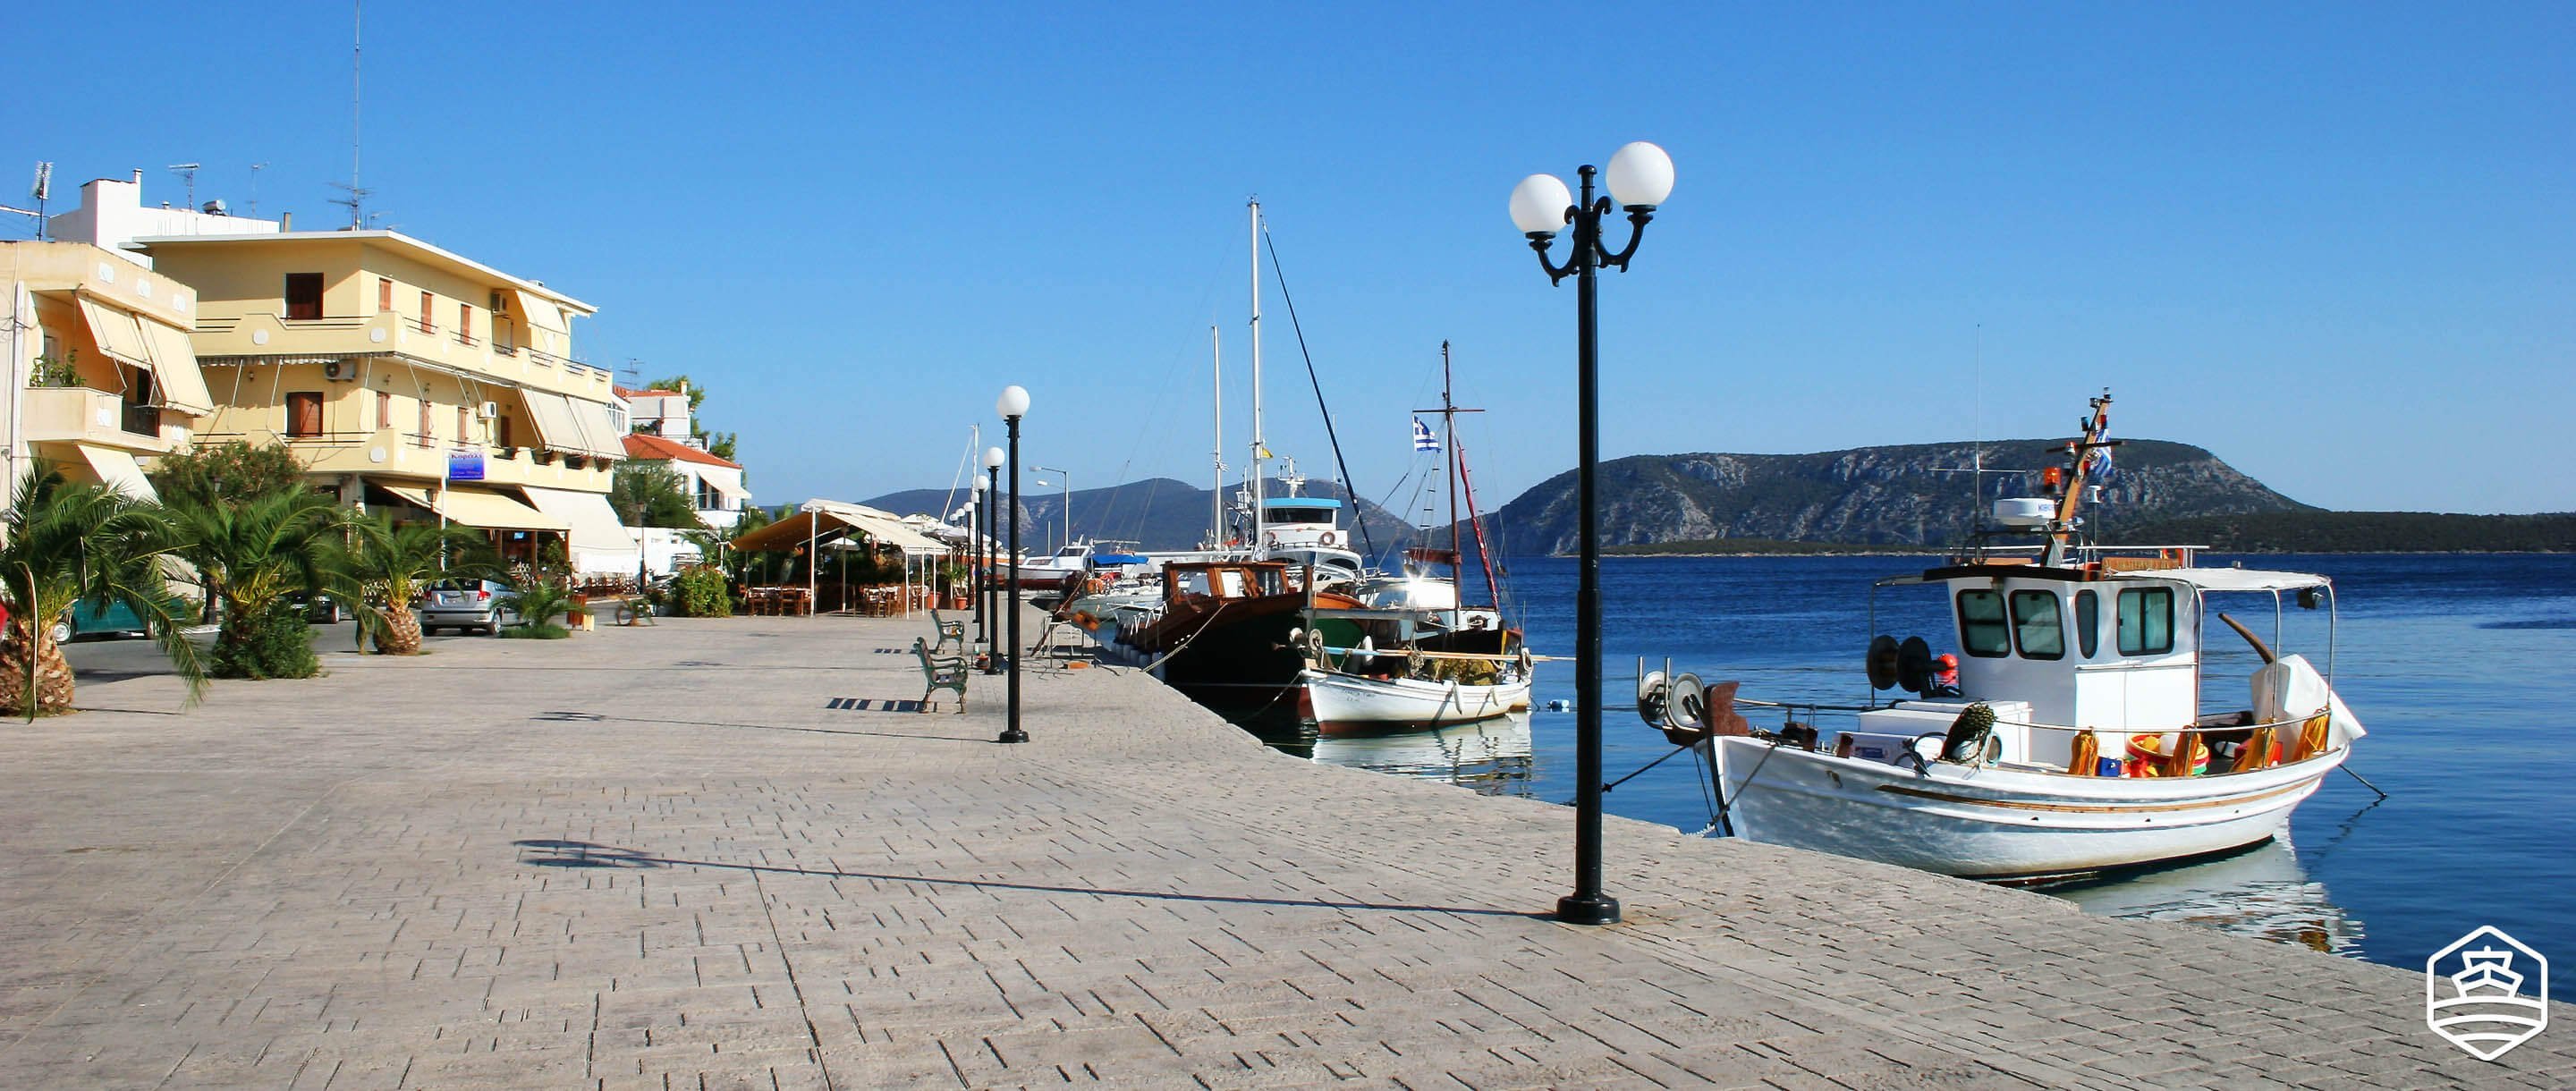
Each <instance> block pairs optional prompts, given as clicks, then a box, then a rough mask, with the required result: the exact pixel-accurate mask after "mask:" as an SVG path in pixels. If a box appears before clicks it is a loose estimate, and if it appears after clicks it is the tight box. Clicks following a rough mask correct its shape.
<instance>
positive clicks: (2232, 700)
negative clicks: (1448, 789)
mask: <svg viewBox="0 0 2576 1091" xmlns="http://www.w3.org/2000/svg"><path fill="white" fill-rule="evenodd" d="M2200 563H2201V564H2202V565H2204V566H2209V565H2234V564H2241V565H2242V566H2244V567H2247V568H2277V569H2288V570H2293V571H2301V572H2317V573H2322V574H2324V575H2326V576H2328V577H2330V578H2331V579H2332V580H2333V581H2334V592H2335V600H2334V601H2335V605H2336V607H2337V609H2335V610H2332V611H2327V610H2313V611H2303V610H2300V609H2299V608H2298V606H2297V604H2296V603H2295V602H2291V603H2285V604H2283V606H2282V608H2281V609H2280V610H2279V611H2278V613H2277V615H2276V611H2275V608H2274V605H2273V603H2272V601H2271V598H2270V596H2243V595H2239V596H2220V597H2215V598H2213V599H2212V604H2213V609H2224V610H2227V611H2229V612H2230V613H2231V615H2233V616H2235V617H2236V618H2237V619H2238V620H2240V621H2244V622H2246V623H2247V624H2248V625H2249V627H2250V628H2252V629H2254V630H2255V631H2256V632H2257V633H2258V634H2261V635H2263V636H2264V637H2265V638H2266V639H2267V640H2274V641H2277V642H2278V643H2279V644H2280V646H2281V647H2280V650H2282V651H2284V652H2293V651H2295V652H2299V653H2301V654H2304V655H2306V656H2307V657H2308V658H2309V659H2310V660H2312V661H2314V662H2316V663H2318V664H2319V665H2320V666H2321V667H2323V666H2325V665H2326V664H2327V663H2328V661H2329V657H2330V658H2331V667H2332V672H2333V677H2334V682H2335V687H2336V690H2337V692H2338V693H2339V694H2340V695H2341V696H2342V697H2343V698H2344V701H2345V703H2346V704H2347V705H2348V706H2350V707H2351V709H2352V711H2353V713H2354V715H2355V716H2356V717H2358V718H2359V719H2360V720H2361V721H2362V723H2363V725H2364V726H2365V727H2366V728H2367V729H2368V731H2369V734H2368V736H2367V737H2366V738H2363V739H2362V740H2361V741H2360V742H2359V743H2358V744H2357V745H2356V747H2355V748H2354V755H2353V758H2352V759H2351V762H2350V763H2349V764H2350V768H2351V770H2352V773H2353V774H2356V775H2345V774H2343V773H2336V774H2334V775H2333V776H2332V777H2330V778H2329V779H2328V780H2327V781H2326V782H2325V783H2324V785H2323V786H2322V787H2321V788H2320V789H2319V790H2318V791H2317V793H2316V794H2315V795H2313V796H2311V797H2309V799H2308V800H2307V801H2306V802H2305V803H2303V804H2301V805H2300V806H2299V809H2298V811H2297V812H2296V813H2295V815H2294V816H2293V817H2292V820H2291V824H2290V834H2289V838H2288V840H2287V842H2286V843H2282V842H2274V843H2271V844H2268V845H2264V846H2262V847H2259V848H2256V849H2254V850H2251V851H2247V852H2242V853H2238V854H2235V855H2232V856H2228V857H2225V858H2222V859H2217V860H2211V861H2205V862H2197V863H2190V864H2183V865H2176V866H2167V867H2155V868H2144V869H2132V870H2130V871H2126V872H2120V873H2112V874H2106V875H2101V876H2097V877H2092V878H2087V879H2083V880H2079V881H2072V882H2063V883H2059V884H2056V885H2052V886H2042V887H2037V888H2035V889H2038V890H2039V891H2040V892H2042V893H2045V894H2048V895H2051V896H2054V897H2060V898H2064V899H2066V900H2068V901H2070V902H2073V903H2075V904H2076V905H2078V906H2081V907H2082V908H2083V909H2084V910H2085V911H2086V912H2092V913H2101V914H2105V915H2110V916H2119V917H2138V918H2149V919H2155V920H2165V921H2177V922H2182V923H2187V924H2192V925H2198V926H2201V927H2207V928H2215V929H2219V930H2222V931H2226V932H2232V933H2238V934H2243V935H2249V936H2255V937H2259V938H2262V939H2267V940H2272V941H2276V942H2281V943H2296V944H2301V945H2303V946H2307V947H2311V948H2314V949H2317V950H2321V951H2328V952H2332V953H2334V954H2338V955H2342V956H2345V957H2351V958H2359V959H2366V960H2369V961H2372V962H2379V963H2385V964H2388V965H2391V966H2401V967H2421V966H2423V965H2424V963H2425V960H2426V959H2427V958H2428V957H2429V956H2432V955H2433V954H2435V953H2436V952H2438V951H2440V950H2441V949H2442V948H2444V947H2446V946H2448V945H2449V944H2450V943H2451V942H2452V941H2454V940H2456V939H2459V938H2460V937H2462V936H2464V935H2466V934H2468V933H2469V932H2471V931H2473V930H2475V929H2476V928H2478V927H2479V926H2481V925H2492V926H2494V927H2496V928H2498V929H2500V930H2502V931H2504V932H2505V933H2507V934H2509V935H2511V936H2512V937H2514V938H2515V939H2516V940H2519V941H2520V942H2522V943H2523V944H2524V945H2526V946H2528V947H2531V948H2532V949H2534V950H2536V951H2538V952H2540V953H2541V954H2542V955H2543V956H2546V957H2548V958H2551V959H2552V960H2554V961H2557V962H2558V964H2559V965H2560V966H2564V967H2568V968H2569V969H2568V970H2567V971H2566V972H2563V973H2561V974H2558V975H2554V976H2553V977H2552V979H2551V981H2550V991H2551V994H2552V995H2553V996H2554V997H2555V998H2557V999H2560V1000H2568V1001H2576V556H2566V555H2541V554H2402V555H2329V556H2277V555H2265V556H2246V557H2230V556H2209V555H2204V556H2203V557H2202V558H2201V560H2200ZM1507 567H1508V572H1509V576H1508V586H1507V590H1506V592H1505V596H1504V601H1505V604H1506V606H1507V607H1510V608H1512V609H1513V610H1514V611H1515V613H1514V616H1515V617H1516V618H1517V619H1518V620H1517V623H1519V624H1521V625H1522V626H1523V627H1524V628H1525V629H1526V630H1527V631H1528V633H1529V638H1530V644H1531V646H1532V648H1533V649H1534V650H1535V651H1537V652H1538V653H1540V654H1542V655H1559V656H1566V657H1569V659H1570V657H1571V656H1572V654H1573V651H1574V639H1573V627H1574V597H1575V581H1576V574H1577V568H1576V563H1575V562H1574V561H1573V560H1572V559H1570V558H1557V557H1528V558H1519V559H1516V560H1513V561H1511V562H1510V563H1509V565H1508V566H1507ZM1921 567H1923V565H1922V562H1921V561H1920V560H1917V559H1912V558H1902V557H1887V556H1862V557H1613V558H1605V559H1604V560H1603V562H1602V573H1601V579H1602V612H1603V616H1604V619H1605V622H1604V626H1603V642H1604V645H1605V649H1606V659H1607V663H1606V667H1605V671H1604V673H1605V675H1606V678H1607V680H1606V682H1605V685H1604V690H1605V698H1606V700H1605V709H1604V712H1603V714H1602V725H1603V736H1604V755H1605V757H1604V769H1605V771H1606V772H1607V774H1608V778H1609V779H1610V780H1612V781H1615V782H1617V784H1616V787H1614V788H1613V789H1612V790H1611V791H1610V792H1609V793H1608V794H1606V795H1605V796H1604V797H1603V798H1604V804H1605V806H1606V808H1607V809H1608V811H1609V812H1610V813H1612V814H1617V815H1621V816H1625V817H1628V818H1634V819H1639V820H1643V821H1647V822H1654V823H1658V824H1662V825H1667V826H1673V827H1677V828H1679V829H1682V830H1685V831H1690V832H1706V831H1708V830H1709V829H1710V828H1711V826H1712V825H1713V823H1712V818H1713V814H1714V810H1715V806H1714V797H1713V795H1712V793H1711V791H1710V788H1709V783H1708V772H1707V768H1706V766H1705V765H1704V764H1702V763H1700V762H1699V761H1698V760H1697V759H1696V757H1695V755H1694V754H1691V753H1687V752H1685V753H1681V754H1679V755H1675V752H1674V749H1673V747H1672V746H1670V745H1669V744H1667V743H1666V742H1664V740H1663V737H1662V735H1661V734H1660V733H1658V732H1657V731H1655V730H1653V729H1651V728H1649V727H1648V726H1647V725H1646V724H1645V723H1644V722H1643V721H1642V720H1640V719H1639V718H1638V717H1637V715H1636V712H1635V700H1636V682H1637V677H1638V670H1639V666H1640V664H1641V661H1642V663H1643V666H1644V668H1645V669H1646V670H1648V671H1665V670H1669V671H1671V672H1673V673H1680V672H1690V673H1693V674H1696V675H1698V676H1699V677H1700V678H1701V679H1703V680H1706V681H1721V680H1728V679H1734V680H1739V681H1741V682H1743V683H1744V686H1743V689H1742V696H1744V697H1747V698H1757V699H1788V700H1799V701H1822V702H1826V703H1841V704H1858V703H1862V702H1864V701H1865V700H1866V699H1868V698H1869V696H1870V691H1869V689H1868V682H1867V681H1866V676H1865V673H1864V671H1863V669H1862V656H1863V652H1864V650H1865V649H1866V647H1867V645H1868V643H1869V639H1870V636H1871V635H1872V633H1873V620H1875V622H1876V629H1875V631H1877V632H1887V633H1893V634H1895V635H1898V636H1900V637H1901V636H1904V635H1907V634H1921V635H1923V636H1924V637H1925V638H1926V639H1928V640H1930V641H1931V642H1932V643H1933V644H1934V646H1935V647H1936V648H1939V647H1941V646H1943V644H1944V640H1943V637H1944V634H1945V632H1946V630H1947V622H1946V613H1945V606H1944V604H1943V603H1942V602H1941V601H1940V599H1939V597H1938V592H1937V591H1930V590H1927V589H1923V588H1893V587H1891V588H1882V589H1877V590H1876V591H1875V593H1874V592H1873V587H1872V584H1873V581H1875V580H1878V579H1880V578H1881V577H1885V576H1891V575H1899V574H1903V573H1906V572H1909V571H1919V570H1920V569H1921ZM2329 619H2331V620H2329ZM2208 631H2209V633H2210V635H2209V637H2208V640H2209V645H2210V647H2209V651H2208V662H2207V663H2206V665H2205V670H2204V676H2205V679H2206V681H2205V682H2204V693H2205V695H2206V696H2205V698H2204V704H2205V705H2206V706H2207V707H2208V709H2209V710H2216V709H2218V707H2219V706H2222V705H2224V706H2226V707H2228V708H2243V707H2247V700H2248V697H2247V690H2246V683H2245V682H2243V681H2242V679H2244V678H2245V677H2246V675H2247V674H2248V673H2250V672H2251V670H2252V669H2253V668H2254V666H2255V665H2256V663H2257V660H2255V659H2254V658H2253V656H2252V654H2251V652H2250V651H2248V650H2247V649H2245V648H2242V647H2239V646H2237V644H2238V643H2239V642H2236V641H2234V640H2233V638H2232V637H2231V636H2230V635H2229V633H2228V632H2227V630H2226V629H2225V628H2224V627H2222V626H2220V625H2217V624H2215V623H2214V622H2213V623H2212V624H2211V625H2210V626H2209V629H2208ZM1951 639H1952V640H1953V641H1955V637H1953V638H1951ZM1574 689H1575V686H1574V671H1573V669H1572V664H1571V663H1570V662H1563V663H1556V664H1543V665H1542V666H1541V667H1540V669H1539V678H1538V686H1537V689H1536V692H1535V693H1534V694H1533V703H1534V705H1535V707H1536V709H1537V711H1534V712H1532V713H1531V714H1530V715H1529V716H1528V717H1527V718H1525V719H1524V718H1520V717H1515V718H1513V719H1511V720H1506V721H1499V722H1494V723H1488V724H1481V725H1465V726H1461V727H1457V728H1452V729H1449V730H1447V731H1443V732H1439V733H1436V734H1420V735H1408V736H1397V737H1392V738H1385V739H1366V740H1338V739H1327V740H1319V739H1316V738H1314V737H1313V736H1312V734H1311V733H1305V732H1300V731H1297V730H1295V729H1294V728H1288V727H1282V726H1281V725H1279V724H1277V723H1276V722H1273V723H1270V724H1265V725H1247V726H1248V727H1251V728H1253V729H1254V731H1255V733H1256V734H1259V735H1261V736H1262V737H1263V738H1264V740H1265V741H1267V742H1269V743H1270V744H1271V745H1273V746H1276V747H1279V748H1280V749H1282V750H1286V751H1288V752H1290V753H1295V754H1299V755H1301V756H1307V757H1311V758H1313V759H1314V760H1317V761H1323V762H1331V763H1335V764H1343V765H1352V766H1360V767H1365V768H1371V769H1377V770H1380V771H1383V772H1386V773H1388V774H1390V775H1396V776H1412V777H1420V778H1424V779H1428V780H1434V781H1439V782H1443V783H1449V784H1454V785H1457V786H1460V787H1462V788H1465V789H1467V790H1471V791H1477V792H1484V793H1489V794H1510V795H1518V796H1526V797H1531V798H1536V799H1542V800H1547V801H1551V802H1560V803H1569V804H1570V803H1571V801H1572V799H1573V795H1574V776H1573V773H1574V748H1575V723H1576V716H1575V715H1574V713H1573V712H1571V711H1549V709H1550V708H1552V707H1561V708H1566V709H1570V708H1571V707H1572V703H1573V701H1574ZM1880 697H1881V699H1882V700H1883V699H1885V695H1884V694H1882V695H1880ZM1560 703H1561V704H1560ZM1771 715H1773V716H1776V715H1777V713H1772V714H1771ZM1755 719H1756V723H1757V725H1760V724H1763V723H1764V721H1763V719H1762V718H1761V717H1760V716H1759V715H1757V716H1756V717H1755ZM1824 726H1825V727H1827V728H1828V729H1829V730H1830V729H1831V728H1832V727H1833V726H1834V725H1833V724H1831V723H1830V722H1828V723H1826V724H1825V725H1824ZM1657 759H1664V760H1663V761H1662V763H1661V764H1659V765H1653V767H1652V768H1646V767H1647V766H1649V765H1650V764H1651V763H1654V762H1656V761H1657ZM1640 770H1642V771H1640ZM1623 777H1624V778H1628V779H1624V780H1623V779H1621V778H1623ZM2365 778H2366V779H2367V781H2368V785H2365V784H2364V783H2363V781H2364V779H2365ZM2374 789H2375V790H2374ZM2383 792H2384V793H2386V794H2385V796H2384V797H2383V796H2382V795H2381V794H2380V793H2383ZM1709 835H1711V836H1715V834H1709ZM1611 893H1612V894H1614V895H1615V894H1617V893H1618V892H1617V891H1615V890H1614V891H1611Z"/></svg>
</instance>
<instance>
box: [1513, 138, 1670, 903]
mask: <svg viewBox="0 0 2576 1091" xmlns="http://www.w3.org/2000/svg"><path fill="white" fill-rule="evenodd" d="M1579 173H1580V176H1581V178H1582V186H1583V194H1582V198H1581V200H1580V201H1579V202H1578V201H1577V200H1576V198H1575V196H1574V195H1573V194H1570V193H1568V192H1566V189H1565V183H1564V182H1563V181H1561V180H1559V179H1558V178H1556V176H1554V175H1548V174H1533V175H1530V176H1529V177H1527V178H1523V179H1521V182H1520V185H1518V186H1515V187H1513V189H1512V202H1511V209H1512V223H1513V224H1514V225H1515V226H1518V227H1519V228H1520V230H1521V234H1522V236H1523V237H1525V238H1527V239H1528V240H1529V244H1530V248H1531V249H1533V250H1536V251H1538V264H1539V268H1541V269H1543V270H1546V272H1547V279H1548V283H1550V284H1558V283H1562V282H1564V280H1565V278H1566V276H1567V275H1568V274H1571V275H1573V277H1574V284H1575V297H1574V298H1575V304H1574V314H1575V319H1574V324H1575V335H1574V336H1575V360H1576V362H1575V369H1576V377H1577V378H1576V391H1575V396H1576V401H1577V403H1578V409H1577V411H1576V412H1577V419H1578V424H1577V428H1576V432H1577V438H1576V445H1577V447H1578V455H1577V460H1576V466H1577V469H1576V480H1577V482H1578V484H1577V486H1576V490H1577V501H1576V506H1577V508H1578V510H1579V511H1580V513H1581V517H1580V521H1579V524H1578V525H1579V528H1580V529H1579V532H1578V536H1577V540H1578V541H1579V542H1580V543H1581V544H1580V550H1579V555H1580V561H1579V564H1578V566H1577V571H1578V572H1579V573H1580V582H1579V583H1578V584H1577V585H1576V590H1575V595H1574V614H1575V618H1574V659H1575V664H1574V671H1575V673H1574V714H1575V742H1574V775H1575V779H1576V782H1577V783H1576V784H1575V792H1574V806H1575V817H1574V892H1573V893H1571V894H1568V895H1566V896H1565V897H1562V898H1559V899H1557V901H1556V917H1557V919H1558V920H1561V921H1564V922H1566V923H1568V924H1617V923H1619V899H1617V898H1613V897H1611V896H1610V895H1608V894H1606V893H1604V892H1603V891H1602V889H1601V699H1602V693H1601V690H1602V686H1601V509H1600V507H1599V506H1598V504H1596V503H1595V498H1594V494H1593V476H1594V470H1595V469H1596V468H1597V467H1598V466H1599V464H1600V461H1601V427H1600V400H1601V388H1600V378H1601V368H1600V342H1599V332H1600V330H1599V321H1598V303H1597V296H1596V291H1597V284H1596V283H1595V281H1596V274H1597V273H1598V272H1599V270H1600V268H1601V266H1604V265H1610V266H1616V267H1617V268H1618V269H1619V271H1620V272H1623V273H1624V272H1626V271H1627V270H1628V259H1629V258H1630V257H1633V256H1635V254H1636V253H1637V242H1638V240H1640V239H1642V238H1644V237H1645V234H1646V221H1648V220H1650V219H1653V218H1654V214H1655V207H1656V206H1657V205H1660V204H1662V203H1663V201H1664V198H1665V197H1668V196H1670V195H1671V194H1672V191H1673V161H1672V157H1670V156H1667V155H1665V154H1664V150H1663V149H1662V148H1659V147H1656V146H1655V145H1653V144H1649V143H1646V142H1645V141H1642V140H1641V141H1637V142H1635V143H1631V144H1627V145H1624V146H1622V147H1621V148H1620V149H1619V150H1618V151H1617V152H1616V153H1613V154H1612V155H1611V156H1610V169H1609V172H1608V174H1609V177H1608V179H1607V181H1608V183H1609V188H1610V193H1611V196H1609V197H1602V198H1598V199H1597V200H1596V199H1595V198H1594V197H1593V194H1592V177H1593V174H1594V173H1595V171H1594V168H1593V167H1592V165H1591V164H1588V163H1587V164H1585V165H1584V166H1583V169H1582V170H1581V171H1580V172H1579ZM1614 198H1615V199H1616V200H1617V202H1618V204H1619V206H1620V207H1622V208H1624V209H1626V210H1627V212H1628V224H1629V232H1628V244H1627V245H1626V246H1625V247H1622V248H1621V249H1620V250H1619V251H1618V252H1616V253H1612V252H1611V251H1610V249H1609V248H1608V247H1606V246H1604V245H1602V239H1601V221H1602V219H1603V218H1604V217H1607V216H1608V215H1610V209H1611V202H1612V200H1613V199H1614ZM1569 224H1570V225H1572V226H1573V228H1574V252H1573V253H1572V254H1570V255H1568V256H1567V260H1566V263H1565V264H1564V265H1558V264H1556V262H1555V261H1553V260H1552V259H1550V258H1549V257H1548V245H1549V244H1550V243H1551V242H1553V241H1554V240H1555V238H1556V234H1557V232H1558V231H1560V230H1563V229H1564V228H1565V227H1566V226H1567V225H1569Z"/></svg>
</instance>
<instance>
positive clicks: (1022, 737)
mask: <svg viewBox="0 0 2576 1091" xmlns="http://www.w3.org/2000/svg"><path fill="white" fill-rule="evenodd" d="M993 741H994V742H1027V741H1029V733H1028V732H1026V731H1022V730H1020V729H1019V728H1016V727H1014V728H1010V729H1008V730H1005V731H1003V732H1002V737H1001V738H998V739H995V740H993ZM1610 915H1611V917H1612V918H1613V919H1616V918H1617V917H1618V915H1619V907H1618V906H1617V905H1615V904H1614V905H1612V906H1611V907H1610Z"/></svg>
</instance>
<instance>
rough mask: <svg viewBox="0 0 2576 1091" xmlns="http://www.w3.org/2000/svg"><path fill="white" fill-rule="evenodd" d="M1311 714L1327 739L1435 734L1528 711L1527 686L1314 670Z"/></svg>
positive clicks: (1305, 677) (1305, 675)
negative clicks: (1416, 733)
mask: <svg viewBox="0 0 2576 1091" xmlns="http://www.w3.org/2000/svg"><path fill="white" fill-rule="evenodd" d="M1298 680H1299V681H1300V682H1302V683H1303V684H1304V685H1305V687H1306V695H1305V700H1306V710H1307V715H1308V716H1309V718H1311V719H1313V720H1314V721H1315V729H1316V731H1317V732H1318V733H1320V734H1323V735H1326V736H1360V735H1385V734H1395V733H1399V732H1407V731H1436V730H1438V729H1440V728H1444V727H1451V726H1455V725H1457V724H1464V723H1474V722H1476V721H1478V720H1491V719H1495V718H1497V717H1500V716H1504V715H1507V714H1509V713H1511V712H1513V711H1516V710H1519V709H1526V708H1528V707H1529V694H1530V685H1529V683H1528V682H1525V681H1521V682H1507V683H1502V684H1498V685H1489V686H1475V685H1461V684H1459V683H1457V682H1431V681H1423V680H1420V679H1412V678H1359V677H1354V676H1351V675H1347V674H1336V673H1332V672H1329V671H1318V670H1313V669H1309V670H1306V671H1304V672H1302V673H1301V674H1300V675H1299V676H1298Z"/></svg>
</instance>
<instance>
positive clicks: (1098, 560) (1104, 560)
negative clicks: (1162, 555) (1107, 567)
mask: <svg viewBox="0 0 2576 1091" xmlns="http://www.w3.org/2000/svg"><path fill="white" fill-rule="evenodd" d="M1152 560H1153V558H1151V557H1147V556H1145V555H1144V554H1141V553H1094V554H1092V555H1091V563H1093V564H1149V563H1151V562H1152Z"/></svg>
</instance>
